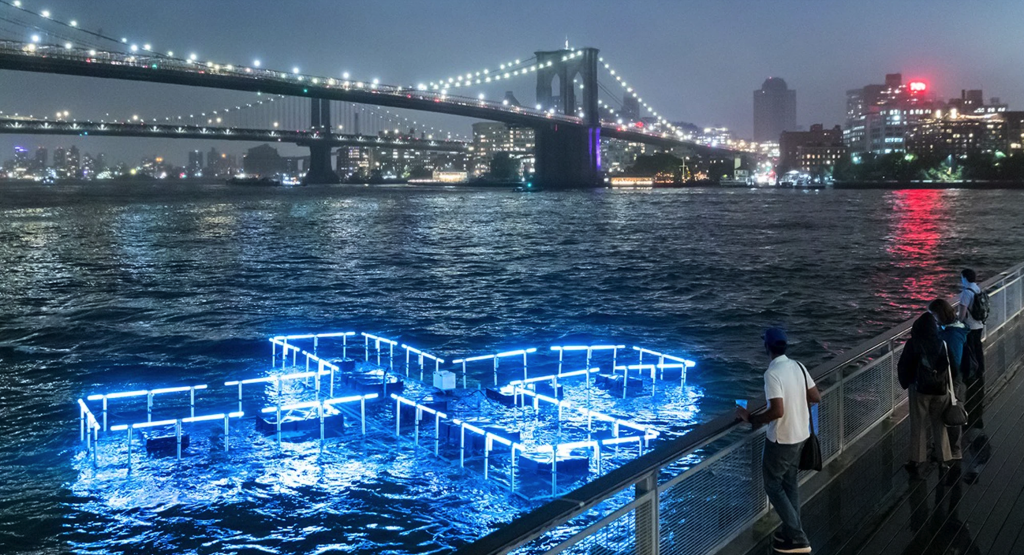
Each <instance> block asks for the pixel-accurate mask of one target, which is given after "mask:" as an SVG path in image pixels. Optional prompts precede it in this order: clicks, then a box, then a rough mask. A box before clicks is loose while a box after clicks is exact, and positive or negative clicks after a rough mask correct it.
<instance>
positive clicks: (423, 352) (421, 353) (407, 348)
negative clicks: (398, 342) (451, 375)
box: [402, 343, 444, 364]
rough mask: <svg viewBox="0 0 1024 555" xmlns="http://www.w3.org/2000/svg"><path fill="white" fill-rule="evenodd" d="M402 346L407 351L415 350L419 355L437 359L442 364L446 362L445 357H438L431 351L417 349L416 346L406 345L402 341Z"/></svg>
mask: <svg viewBox="0 0 1024 555" xmlns="http://www.w3.org/2000/svg"><path fill="white" fill-rule="evenodd" d="M402 348H403V349H405V350H407V351H411V352H414V353H416V354H418V355H422V356H423V357H424V358H429V359H431V360H436V361H438V362H440V363H441V364H444V359H443V358H441V357H438V356H434V355H432V354H430V353H428V352H426V351H422V350H420V349H417V348H416V347H410V346H409V345H406V344H405V343H402Z"/></svg>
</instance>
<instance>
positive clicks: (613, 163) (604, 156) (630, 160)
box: [601, 139, 656, 174]
mask: <svg viewBox="0 0 1024 555" xmlns="http://www.w3.org/2000/svg"><path fill="white" fill-rule="evenodd" d="M655 150H656V149H655V148H654V147H652V146H650V145H645V144H643V143H631V142H628V141H621V140H619V139H609V140H606V141H601V166H602V169H604V171H605V172H606V173H610V174H612V173H624V172H627V171H628V170H629V168H631V167H632V166H633V164H635V163H636V159H637V157H638V156H640V155H642V154H650V153H651V152H654V151H655Z"/></svg>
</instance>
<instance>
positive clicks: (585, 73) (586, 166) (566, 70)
mask: <svg viewBox="0 0 1024 555" xmlns="http://www.w3.org/2000/svg"><path fill="white" fill-rule="evenodd" d="M572 54H575V57H570V55H572ZM536 56H537V65H538V69H537V103H538V104H540V105H541V107H542V108H544V109H550V108H555V110H556V111H558V112H559V113H562V114H565V115H569V116H579V114H580V112H582V113H583V116H582V118H583V122H584V125H583V126H582V127H578V126H575V125H565V124H561V123H558V122H551V123H549V124H545V125H541V126H538V127H536V128H534V132H535V138H536V141H535V147H534V148H535V157H536V162H537V163H536V171H537V173H536V176H535V181H536V182H537V184H538V185H540V186H542V187H546V188H567V187H593V186H596V185H598V184H599V183H600V180H601V118H600V113H599V112H598V106H597V92H598V87H597V63H598V50H597V49H596V48H580V49H577V50H575V51H573V50H554V51H546V52H536ZM548 62H551V65H550V66H549V65H548ZM556 77H557V78H558V91H557V93H556V92H555V91H554V90H553V88H554V85H555V78H556ZM574 80H575V81H576V82H575V83H574ZM577 86H580V88H579V89H577Z"/></svg>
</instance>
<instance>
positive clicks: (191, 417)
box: [181, 412, 224, 422]
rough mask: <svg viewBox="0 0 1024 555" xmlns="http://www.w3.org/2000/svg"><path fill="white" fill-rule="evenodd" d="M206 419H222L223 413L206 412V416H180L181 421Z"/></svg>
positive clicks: (202, 420) (201, 420) (203, 420)
mask: <svg viewBox="0 0 1024 555" xmlns="http://www.w3.org/2000/svg"><path fill="white" fill-rule="evenodd" d="M208 420H224V413H223V412H222V413H220V414H207V415H206V416H190V417H188V418H182V419H181V421H182V422H206V421H208Z"/></svg>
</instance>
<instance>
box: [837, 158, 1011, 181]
mask: <svg viewBox="0 0 1024 555" xmlns="http://www.w3.org/2000/svg"><path fill="white" fill-rule="evenodd" d="M832 177H833V179H835V180H836V181H847V182H865V181H869V182H870V181H914V180H932V181H946V182H953V181H964V180H969V179H970V180H990V181H1024V154H1020V153H1015V154H1012V155H1010V156H1006V155H1005V154H1003V153H1002V152H996V153H980V152H979V153H974V154H968V155H966V156H963V157H956V156H938V155H924V156H918V155H914V154H907V153H904V152H894V153H891V154H880V155H879V154H872V153H870V152H865V153H860V154H854V155H846V156H844V157H843V158H841V159H840V160H838V161H837V162H836V165H835V169H833V171H832Z"/></svg>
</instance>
